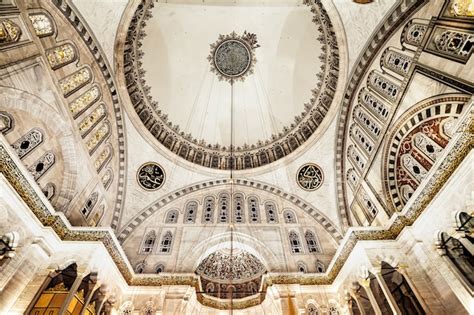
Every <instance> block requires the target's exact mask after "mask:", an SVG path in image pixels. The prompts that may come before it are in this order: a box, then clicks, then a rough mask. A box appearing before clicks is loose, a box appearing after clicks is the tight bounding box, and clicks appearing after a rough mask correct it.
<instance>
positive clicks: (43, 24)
mask: <svg viewBox="0 0 474 315" xmlns="http://www.w3.org/2000/svg"><path fill="white" fill-rule="evenodd" d="M29 18H30V21H31V24H32V25H33V29H34V30H35V34H36V36H38V37H46V36H51V35H54V33H55V24H54V22H53V19H52V18H51V16H50V15H49V13H46V12H41V13H33V14H30V15H29Z"/></svg>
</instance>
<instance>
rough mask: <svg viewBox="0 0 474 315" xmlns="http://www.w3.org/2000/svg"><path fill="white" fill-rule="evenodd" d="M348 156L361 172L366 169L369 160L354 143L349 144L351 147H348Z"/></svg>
mask: <svg viewBox="0 0 474 315" xmlns="http://www.w3.org/2000/svg"><path fill="white" fill-rule="evenodd" d="M347 157H348V158H349V160H350V161H351V162H352V164H353V165H355V166H356V168H357V170H359V172H362V171H363V170H364V168H365V164H366V162H367V160H366V159H365V158H364V157H362V155H361V154H360V153H359V151H358V150H357V149H356V148H355V147H354V145H352V144H351V145H350V146H349V148H347Z"/></svg>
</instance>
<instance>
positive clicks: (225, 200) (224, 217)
mask: <svg viewBox="0 0 474 315" xmlns="http://www.w3.org/2000/svg"><path fill="white" fill-rule="evenodd" d="M229 199H230V198H229V194H227V193H221V194H220V195H219V217H218V223H226V222H229Z"/></svg>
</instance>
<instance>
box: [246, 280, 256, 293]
mask: <svg viewBox="0 0 474 315" xmlns="http://www.w3.org/2000/svg"><path fill="white" fill-rule="evenodd" d="M247 290H248V292H249V293H250V294H251V295H254V294H257V292H258V289H257V285H256V284H255V283H253V282H249V283H248V284H247Z"/></svg>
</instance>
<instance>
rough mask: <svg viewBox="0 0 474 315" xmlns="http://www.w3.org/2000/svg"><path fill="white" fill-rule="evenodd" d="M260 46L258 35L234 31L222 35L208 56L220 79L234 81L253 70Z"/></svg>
mask: <svg viewBox="0 0 474 315" xmlns="http://www.w3.org/2000/svg"><path fill="white" fill-rule="evenodd" d="M258 47H260V45H259V44H258V43H257V35H255V34H251V33H247V31H245V32H244V34H243V35H242V36H238V35H237V33H235V32H232V33H231V34H229V35H226V36H224V35H220V36H219V39H218V40H217V42H215V43H214V44H212V45H211V54H210V55H209V57H208V58H207V59H208V60H209V62H210V63H211V71H212V72H214V73H216V74H217V76H218V77H219V79H220V80H227V81H229V82H231V83H233V82H234V81H235V80H243V79H244V78H245V77H246V75H248V74H251V73H252V72H253V66H254V64H255V62H256V58H255V54H254V50H255V49H256V48H258Z"/></svg>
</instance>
